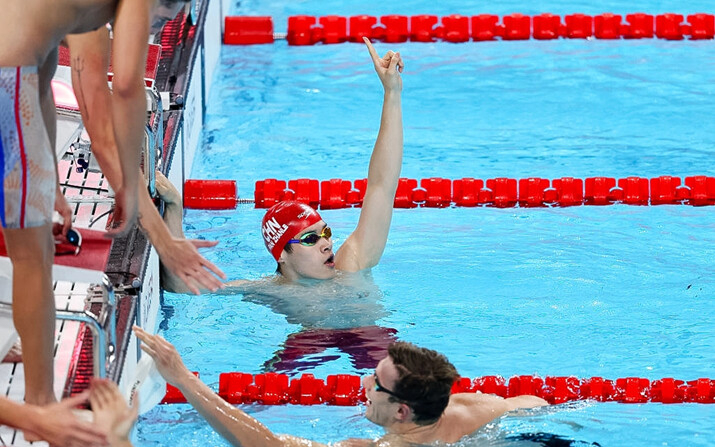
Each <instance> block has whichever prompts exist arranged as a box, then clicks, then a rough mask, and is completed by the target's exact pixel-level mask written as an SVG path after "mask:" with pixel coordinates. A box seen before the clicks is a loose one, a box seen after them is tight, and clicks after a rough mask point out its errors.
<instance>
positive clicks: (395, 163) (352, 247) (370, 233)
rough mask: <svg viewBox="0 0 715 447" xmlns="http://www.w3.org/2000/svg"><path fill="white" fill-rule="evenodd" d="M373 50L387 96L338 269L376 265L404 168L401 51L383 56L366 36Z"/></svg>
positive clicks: (377, 70)
mask: <svg viewBox="0 0 715 447" xmlns="http://www.w3.org/2000/svg"><path fill="white" fill-rule="evenodd" d="M363 40H364V41H365V45H367V49H368V51H369V52H370V57H371V58H372V63H373V64H374V66H375V71H376V72H377V76H378V77H379V78H380V82H382V86H383V88H384V90H385V95H384V99H383V103H382V119H381V121H380V131H379V132H378V134H377V140H376V141H375V147H374V149H373V151H372V156H371V157H370V167H369V169H368V175H367V191H366V192H365V198H364V200H363V204H362V211H361V212H360V220H359V221H358V225H357V228H356V229H355V231H354V232H353V233H352V234H351V235H350V236H349V237H348V238H347V239H346V241H345V243H344V244H343V245H342V246H341V247H340V249H339V250H338V253H337V254H336V256H335V266H336V268H338V269H339V270H344V271H358V270H363V269H366V268H370V267H373V266H375V265H377V263H378V262H379V261H380V257H382V252H383V251H384V250H385V244H386V243H387V235H388V233H389V231H390V221H391V220H392V208H393V205H394V201H395V191H396V190H397V182H398V180H399V178H400V169H401V168H402V146H403V142H402V99H401V94H402V78H401V77H400V73H401V72H402V70H403V68H404V62H403V61H402V58H401V57H400V53H395V52H393V51H388V52H387V54H385V56H383V57H382V58H380V57H379V56H378V54H377V51H375V48H373V46H372V44H371V43H370V40H369V39H367V38H363Z"/></svg>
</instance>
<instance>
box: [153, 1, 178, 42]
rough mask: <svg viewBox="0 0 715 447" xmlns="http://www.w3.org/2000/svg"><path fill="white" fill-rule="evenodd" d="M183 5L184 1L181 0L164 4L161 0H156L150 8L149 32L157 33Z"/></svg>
mask: <svg viewBox="0 0 715 447" xmlns="http://www.w3.org/2000/svg"><path fill="white" fill-rule="evenodd" d="M185 5H186V3H184V2H181V1H177V2H175V3H170V4H165V3H164V2H162V1H161V0H156V2H155V3H154V7H153V8H152V10H151V31H150V32H151V34H156V33H158V32H159V31H161V28H162V27H163V26H164V25H165V24H166V22H168V21H169V20H174V18H175V17H176V15H177V14H178V13H179V11H181V9H182V8H183V7H184V6H185Z"/></svg>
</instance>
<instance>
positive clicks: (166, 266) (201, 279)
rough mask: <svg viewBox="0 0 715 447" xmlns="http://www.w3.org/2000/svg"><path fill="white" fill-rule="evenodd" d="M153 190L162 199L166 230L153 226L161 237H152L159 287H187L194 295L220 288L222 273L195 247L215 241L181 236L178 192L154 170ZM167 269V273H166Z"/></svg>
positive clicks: (179, 197)
mask: <svg viewBox="0 0 715 447" xmlns="http://www.w3.org/2000/svg"><path fill="white" fill-rule="evenodd" d="M156 191H157V193H158V194H159V197H160V198H161V200H163V201H164V223H165V224H166V225H165V228H167V229H168V230H169V231H168V232H164V231H161V232H160V231H158V228H157V231H155V232H154V233H160V234H161V235H162V237H158V238H155V240H154V241H152V242H153V243H154V246H155V247H156V250H157V252H158V253H159V258H160V259H161V265H162V287H164V289H166V290H169V291H172V292H179V293H185V292H187V291H188V292H191V293H193V294H196V295H198V294H199V293H200V292H201V290H200V289H201V288H205V289H208V290H210V291H212V292H215V291H217V290H218V289H222V288H223V287H224V285H223V282H222V281H220V279H226V275H225V274H224V273H223V272H222V271H221V270H220V269H219V268H218V267H216V266H215V265H214V264H213V263H211V262H210V261H208V260H207V259H206V258H204V257H203V256H201V254H200V253H199V252H198V250H197V249H199V248H205V247H213V246H215V245H216V244H218V241H206V240H201V239H186V238H184V232H183V228H182V225H183V224H182V221H181V219H182V213H183V206H182V203H181V195H180V194H179V191H178V190H177V189H176V188H175V187H174V185H172V184H171V182H170V181H169V180H168V179H167V178H166V177H165V176H164V175H163V174H162V173H161V172H159V171H157V172H156ZM157 223H158V222H157ZM167 271H168V272H170V274H166V272H167ZM212 273H213V274H212ZM214 275H215V276H214ZM219 278H220V279H219Z"/></svg>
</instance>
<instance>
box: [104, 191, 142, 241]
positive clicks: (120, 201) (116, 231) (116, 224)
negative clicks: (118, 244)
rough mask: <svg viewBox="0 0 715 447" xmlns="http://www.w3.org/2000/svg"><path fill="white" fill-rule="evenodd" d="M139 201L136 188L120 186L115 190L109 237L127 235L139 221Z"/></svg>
mask: <svg viewBox="0 0 715 447" xmlns="http://www.w3.org/2000/svg"><path fill="white" fill-rule="evenodd" d="M138 207H139V201H138V190H137V189H136V188H134V189H132V188H124V187H122V188H120V189H119V190H117V191H115V192H114V212H113V214H112V227H111V228H110V229H109V230H108V231H107V236H108V237H121V236H124V235H126V234H127V233H128V232H129V231H131V229H132V228H134V225H135V224H136V222H137V213H138V211H137V210H138Z"/></svg>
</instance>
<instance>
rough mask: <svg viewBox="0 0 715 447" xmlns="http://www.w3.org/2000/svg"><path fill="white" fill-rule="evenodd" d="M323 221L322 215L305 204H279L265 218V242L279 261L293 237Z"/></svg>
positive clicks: (262, 229)
mask: <svg viewBox="0 0 715 447" xmlns="http://www.w3.org/2000/svg"><path fill="white" fill-rule="evenodd" d="M321 220H322V218H321V217H320V214H318V212H317V211H315V210H314V209H313V208H311V207H309V206H308V205H306V204H304V203H300V202H292V201H285V202H278V203H276V204H275V205H273V206H272V207H271V208H270V209H269V210H268V211H267V212H266V215H265V216H263V223H262V224H261V233H262V234H263V242H265V243H266V248H267V249H268V251H270V252H271V254H272V255H273V257H274V258H275V259H276V261H277V260H278V258H280V257H281V253H282V252H283V248H284V247H285V245H286V244H287V243H288V241H289V240H290V239H292V238H293V236H295V235H296V234H298V233H300V232H301V231H303V230H304V229H306V228H308V227H309V226H311V225H313V224H315V223H317V222H320V221H321Z"/></svg>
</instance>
